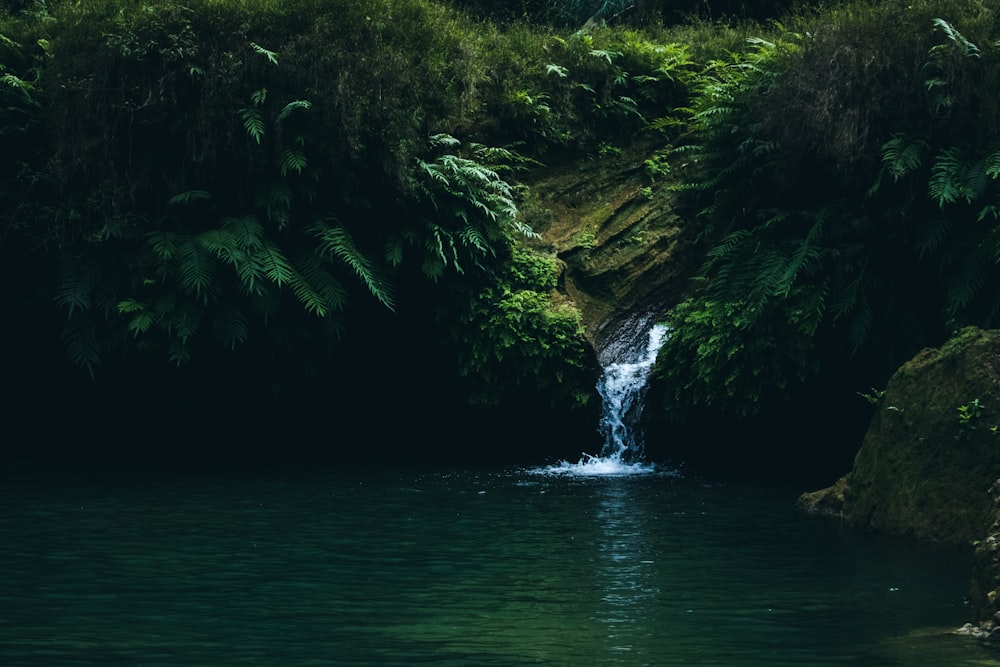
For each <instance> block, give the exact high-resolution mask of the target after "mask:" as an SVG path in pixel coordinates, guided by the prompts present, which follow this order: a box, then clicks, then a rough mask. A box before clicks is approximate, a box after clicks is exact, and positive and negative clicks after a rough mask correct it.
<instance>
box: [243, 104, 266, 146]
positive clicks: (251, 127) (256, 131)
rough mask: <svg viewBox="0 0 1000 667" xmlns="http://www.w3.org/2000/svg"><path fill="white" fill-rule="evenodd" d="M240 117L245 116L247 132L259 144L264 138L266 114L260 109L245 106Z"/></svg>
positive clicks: (244, 122) (244, 126) (244, 121)
mask: <svg viewBox="0 0 1000 667" xmlns="http://www.w3.org/2000/svg"><path fill="white" fill-rule="evenodd" d="M240 117H241V118H243V128H244V129H245V130H246V132H247V134H248V135H250V138H251V139H253V140H254V141H256V142H257V143H258V144H259V143H260V142H261V139H263V138H264V114H262V113H261V112H260V109H254V108H251V107H243V108H242V109H240Z"/></svg>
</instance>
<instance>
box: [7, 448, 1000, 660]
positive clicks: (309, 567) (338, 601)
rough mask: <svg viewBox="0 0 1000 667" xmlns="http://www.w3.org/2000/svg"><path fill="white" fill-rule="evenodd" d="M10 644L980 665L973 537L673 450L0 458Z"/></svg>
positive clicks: (177, 652)
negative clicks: (892, 535)
mask: <svg viewBox="0 0 1000 667" xmlns="http://www.w3.org/2000/svg"><path fill="white" fill-rule="evenodd" d="M0 481H2V483H3V496H2V498H0V510H2V511H0V572H2V573H3V584H2V585H0V664H2V665H230V664H255V665H282V666H284V665H414V664H432V665H589V664H624V665H726V666H734V665H739V666H744V665H749V666H752V665H767V666H772V667H773V666H780V665H796V666H804V665H928V666H930V665H933V666H934V667H940V666H942V665H955V666H959V665H983V664H1000V663H998V662H997V661H996V660H995V658H996V657H997V656H996V655H995V654H993V653H990V652H989V651H988V650H987V649H984V648H983V647H982V646H981V645H980V644H979V643H978V642H977V640H975V639H972V638H969V637H963V636H958V635H956V634H954V632H953V631H954V630H955V629H956V628H958V627H959V626H961V625H962V624H963V623H964V622H966V621H967V620H968V610H967V609H966V608H965V606H964V604H963V601H964V596H965V594H966V593H967V590H968V584H969V572H970V567H971V557H970V554H969V553H968V552H961V551H958V550H954V549H940V548H931V547H927V546H918V545H915V544H912V543H909V542H906V541H901V540H894V539H889V538H885V537H877V536H872V535H868V534H864V533H861V532H859V531H856V530H852V529H849V528H847V527H845V526H842V525H840V524H839V523H837V522H836V521H835V520H831V519H828V518H822V517H814V516H809V515H806V514H803V513H801V512H799V511H797V510H796V509H795V507H794V500H795V496H796V494H797V490H794V489H780V488H774V487H765V486H755V485H751V484H733V483H726V484H722V483H715V482H713V481H712V480H706V479H692V478H689V477H687V476H684V475H680V474H677V473H675V472H672V471H669V470H660V471H652V472H650V471H648V470H647V471H644V473H643V474H639V475H591V476H580V475H572V474H560V473H558V472H554V471H552V470H537V469H536V470H528V469H517V468H503V469H474V468H470V469H455V470H450V469H419V468H406V469H386V468H374V467H364V468H348V469H329V470H325V469H311V470H292V469H275V470H268V471H265V470H251V471H239V472H235V471H229V472H221V471H214V472H207V471H202V472H196V473H192V472H190V471H188V472H176V471H175V472H159V473H155V472H150V471H135V470H133V471H122V470H119V471H103V472H99V471H94V470H78V471H70V472H67V471H61V472H57V471H52V470H40V469H24V470H20V471H17V472H16V473H13V472H8V474H6V475H4V476H3V477H2V478H0Z"/></svg>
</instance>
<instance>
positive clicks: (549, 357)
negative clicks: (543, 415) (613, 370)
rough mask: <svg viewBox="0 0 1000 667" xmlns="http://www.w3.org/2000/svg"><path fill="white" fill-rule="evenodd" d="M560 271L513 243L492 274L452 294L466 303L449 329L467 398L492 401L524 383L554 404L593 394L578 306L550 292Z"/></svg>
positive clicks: (577, 403) (578, 402)
mask: <svg viewBox="0 0 1000 667" xmlns="http://www.w3.org/2000/svg"><path fill="white" fill-rule="evenodd" d="M558 275H559V267H558V263H557V260H556V259H555V258H554V257H549V256H545V255H541V254H538V253H537V252H535V251H532V250H528V249H525V248H522V247H518V246H514V247H513V248H512V251H511V255H510V258H509V259H508V260H506V261H505V262H504V264H503V266H502V268H501V270H500V272H499V273H498V274H497V275H496V276H495V278H494V280H492V281H490V283H489V284H487V285H486V286H484V287H482V288H481V289H479V290H478V291H467V290H463V291H462V292H461V294H462V295H464V299H456V302H457V303H466V304H467V306H466V307H463V308H462V309H461V310H460V311H459V312H458V313H457V314H456V326H454V328H453V329H452V331H453V340H454V342H455V349H456V352H457V354H458V357H459V364H460V372H461V375H462V378H463V383H464V384H465V385H466V386H467V393H468V395H469V398H470V401H471V402H472V403H474V404H479V405H496V404H499V403H502V402H503V401H504V398H505V397H507V398H509V397H510V396H513V395H514V393H516V392H517V391H519V389H521V388H528V387H530V388H532V390H541V391H543V392H544V393H545V394H546V395H547V396H549V398H550V400H551V402H552V404H553V405H557V404H564V405H571V406H574V405H575V406H579V407H582V406H584V405H586V404H587V403H588V402H589V401H590V400H591V397H592V394H593V386H594V382H595V380H596V366H595V360H594V359H593V358H592V353H590V352H588V350H589V346H588V345H587V343H586V340H585V339H584V335H583V333H584V332H583V325H582V323H581V320H580V313H579V311H577V310H576V308H575V307H573V306H572V305H571V304H569V303H565V302H564V301H562V300H561V299H560V297H558V296H557V294H556V293H555V292H554V291H553V288H554V287H555V284H556V281H557V279H558Z"/></svg>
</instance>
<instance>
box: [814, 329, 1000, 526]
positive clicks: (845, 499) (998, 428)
mask: <svg viewBox="0 0 1000 667" xmlns="http://www.w3.org/2000/svg"><path fill="white" fill-rule="evenodd" d="M998 477H1000V331H997V330H990V331H984V330H981V329H977V328H967V329H964V330H963V331H961V332H960V333H959V334H958V335H956V336H955V337H954V338H952V339H951V340H950V341H948V342H947V343H946V344H945V345H943V346H942V347H940V348H937V349H925V350H923V351H922V352H920V353H919V354H918V355H917V356H916V357H914V358H913V359H912V360H910V361H909V362H907V363H906V364H904V365H903V366H902V367H900V368H899V370H898V371H896V373H895V374H894V375H893V376H892V378H891V379H890V381H889V383H888V386H887V387H886V390H885V392H884V394H883V395H882V396H881V399H880V401H879V405H878V409H877V411H876V413H875V415H874V417H873V418H872V422H871V425H870V427H869V429H868V432H867V433H866V435H865V438H864V442H863V445H862V447H861V450H860V451H859V452H858V454H857V457H856V458H855V461H854V467H853V469H852V470H851V472H850V473H849V474H848V476H847V477H846V478H844V479H842V480H841V481H840V482H838V484H837V485H835V486H834V487H831V488H830V489H826V490H823V491H820V492H816V493H811V494H805V495H803V496H802V498H801V499H800V503H801V504H802V505H803V506H804V507H807V508H810V509H816V510H821V511H826V512H832V513H837V514H839V515H841V516H843V517H844V518H845V519H846V520H847V521H848V522H850V523H852V524H854V525H858V526H862V527H865V528H871V529H874V530H878V531H880V532H886V533H893V534H897V535H903V536H910V537H914V538H918V539H921V540H927V541H933V542H942V543H953V544H966V545H968V544H971V543H973V542H974V541H977V540H980V539H981V538H982V537H983V535H985V534H986V531H987V528H988V526H989V525H990V524H991V523H992V521H993V519H994V518H995V516H994V514H995V513H996V510H995V508H994V505H993V501H992V498H991V496H990V494H989V493H988V490H989V489H990V486H991V485H992V484H993V483H994V482H995V481H996V480H997V478H998ZM838 496H839V498H838Z"/></svg>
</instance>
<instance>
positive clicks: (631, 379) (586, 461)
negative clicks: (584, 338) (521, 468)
mask: <svg viewBox="0 0 1000 667" xmlns="http://www.w3.org/2000/svg"><path fill="white" fill-rule="evenodd" d="M632 333H633V335H632V336H631V339H632V340H631V342H632V344H631V345H623V344H622V340H624V339H623V338H622V337H619V338H618V339H616V341H615V343H616V348H617V349H616V354H615V355H614V356H616V357H617V358H615V359H608V358H607V356H609V355H607V354H605V355H602V359H603V363H604V371H603V373H602V375H601V379H600V380H599V381H598V383H597V392H598V393H599V394H600V396H601V401H602V408H601V422H600V427H599V431H600V433H601V435H602V436H603V437H604V445H603V447H602V448H601V452H600V454H599V455H593V454H587V453H584V454H583V457H582V458H581V459H580V460H579V461H578V462H577V463H569V462H566V461H563V462H562V463H560V464H558V465H554V466H549V467H547V468H545V469H544V472H548V473H557V474H576V475H622V474H635V473H648V472H653V471H654V469H655V468H654V466H653V465H652V464H648V463H645V462H643V450H644V444H643V437H642V432H641V430H640V429H639V419H640V417H641V416H642V408H643V398H644V396H645V390H646V382H647V380H648V379H649V373H650V371H651V370H652V368H653V364H654V363H655V362H656V353H657V351H659V349H660V344H661V343H662V342H663V339H664V337H665V336H666V335H667V328H666V327H665V326H664V325H662V324H654V325H652V327H651V328H650V329H649V331H648V334H647V335H646V336H645V337H643V336H641V335H639V336H637V337H636V336H634V332H632Z"/></svg>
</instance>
